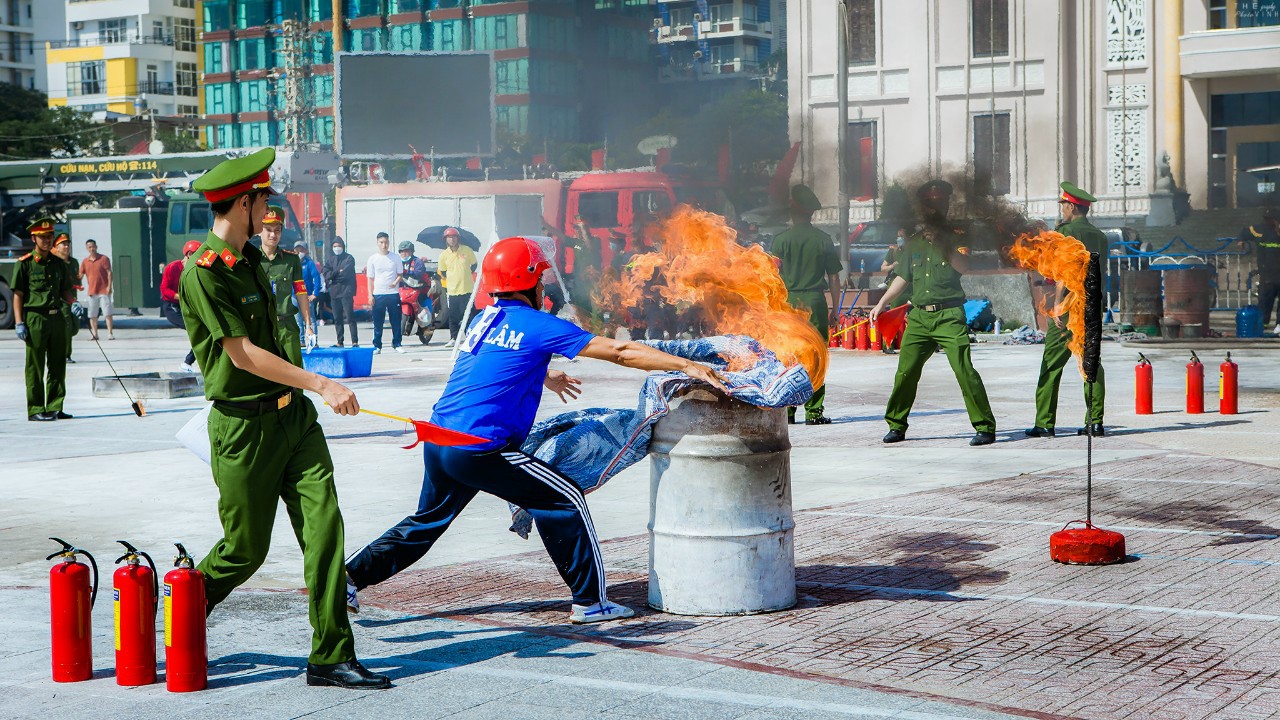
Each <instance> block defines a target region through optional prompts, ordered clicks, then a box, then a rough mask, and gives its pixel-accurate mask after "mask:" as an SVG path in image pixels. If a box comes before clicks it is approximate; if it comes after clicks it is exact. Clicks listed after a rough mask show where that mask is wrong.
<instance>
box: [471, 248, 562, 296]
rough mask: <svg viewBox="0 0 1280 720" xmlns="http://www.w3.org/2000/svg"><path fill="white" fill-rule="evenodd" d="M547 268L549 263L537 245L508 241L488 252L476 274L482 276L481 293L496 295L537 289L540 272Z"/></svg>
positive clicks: (549, 265)
mask: <svg viewBox="0 0 1280 720" xmlns="http://www.w3.org/2000/svg"><path fill="white" fill-rule="evenodd" d="M550 268H551V263H550V262H549V261H548V260H547V257H546V255H545V254H543V252H542V248H541V247H539V246H538V243H537V242H535V241H533V240H530V239H528V238H523V237H509V238H506V239H503V240H499V241H498V242H496V243H494V245H493V247H491V248H489V252H488V254H486V255H485V256H484V263H483V264H482V265H481V268H480V271H481V274H482V275H483V276H484V278H483V279H484V291H485V292H488V293H500V292H518V291H520V290H528V289H530V288H532V287H533V286H535V285H537V284H538V278H540V277H542V272H543V271H544V270H548V269H550Z"/></svg>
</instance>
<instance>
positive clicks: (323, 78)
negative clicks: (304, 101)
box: [311, 75, 333, 105]
mask: <svg viewBox="0 0 1280 720" xmlns="http://www.w3.org/2000/svg"><path fill="white" fill-rule="evenodd" d="M311 92H312V96H313V98H314V99H315V104H316V105H332V104H333V76H332V75H312V76H311Z"/></svg>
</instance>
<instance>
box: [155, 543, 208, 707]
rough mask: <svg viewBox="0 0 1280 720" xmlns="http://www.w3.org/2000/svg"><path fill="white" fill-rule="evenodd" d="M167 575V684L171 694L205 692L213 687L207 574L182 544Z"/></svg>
mask: <svg viewBox="0 0 1280 720" xmlns="http://www.w3.org/2000/svg"><path fill="white" fill-rule="evenodd" d="M175 545H177V546H178V556H177V557H176V558H174V559H173V569H172V570H170V571H169V572H167V573H165V576H164V682H165V686H166V687H168V688H169V692H193V691H196V690H203V689H205V688H206V687H207V686H208V684H209V647H208V645H207V644H206V641H205V624H204V616H205V605H206V601H205V596H204V575H202V574H201V573H200V571H199V570H196V568H195V560H194V559H193V558H192V557H191V556H190V555H188V554H187V549H186V548H184V547H182V543H175Z"/></svg>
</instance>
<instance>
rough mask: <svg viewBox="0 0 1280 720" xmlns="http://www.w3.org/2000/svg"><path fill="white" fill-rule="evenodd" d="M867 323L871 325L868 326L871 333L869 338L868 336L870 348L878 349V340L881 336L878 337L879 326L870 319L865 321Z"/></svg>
mask: <svg viewBox="0 0 1280 720" xmlns="http://www.w3.org/2000/svg"><path fill="white" fill-rule="evenodd" d="M867 324H868V325H870V326H871V327H870V333H871V338H870V340H871V348H870V349H872V350H879V349H880V341H881V337H880V328H878V327H876V324H875V323H873V322H871V321H869V320H868V321H867Z"/></svg>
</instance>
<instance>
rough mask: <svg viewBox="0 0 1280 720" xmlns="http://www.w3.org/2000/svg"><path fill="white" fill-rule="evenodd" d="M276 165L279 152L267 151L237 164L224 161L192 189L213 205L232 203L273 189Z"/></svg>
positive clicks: (272, 191) (192, 185) (236, 160)
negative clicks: (270, 171)
mask: <svg viewBox="0 0 1280 720" xmlns="http://www.w3.org/2000/svg"><path fill="white" fill-rule="evenodd" d="M275 161H276V150H275V148H263V149H261V150H259V151H257V152H255V153H252V154H250V155H246V156H244V157H241V158H236V159H234V160H223V161H222V162H220V163H218V164H217V165H216V166H215V167H214V168H213V169H212V170H210V171H209V172H207V173H205V174H203V175H201V176H200V177H198V178H196V181H195V182H193V183H191V189H192V190H195V191H196V192H199V193H204V197H205V199H206V200H208V201H209V202H211V203H218V202H222V201H224V200H231V199H233V198H237V197H240V196H241V195H244V194H245V193H250V192H253V191H255V190H267V191H269V192H271V194H273V195H274V194H276V193H275V191H274V190H272V189H271V175H270V173H269V170H270V169H271V164H272V163H274V162H275Z"/></svg>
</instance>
